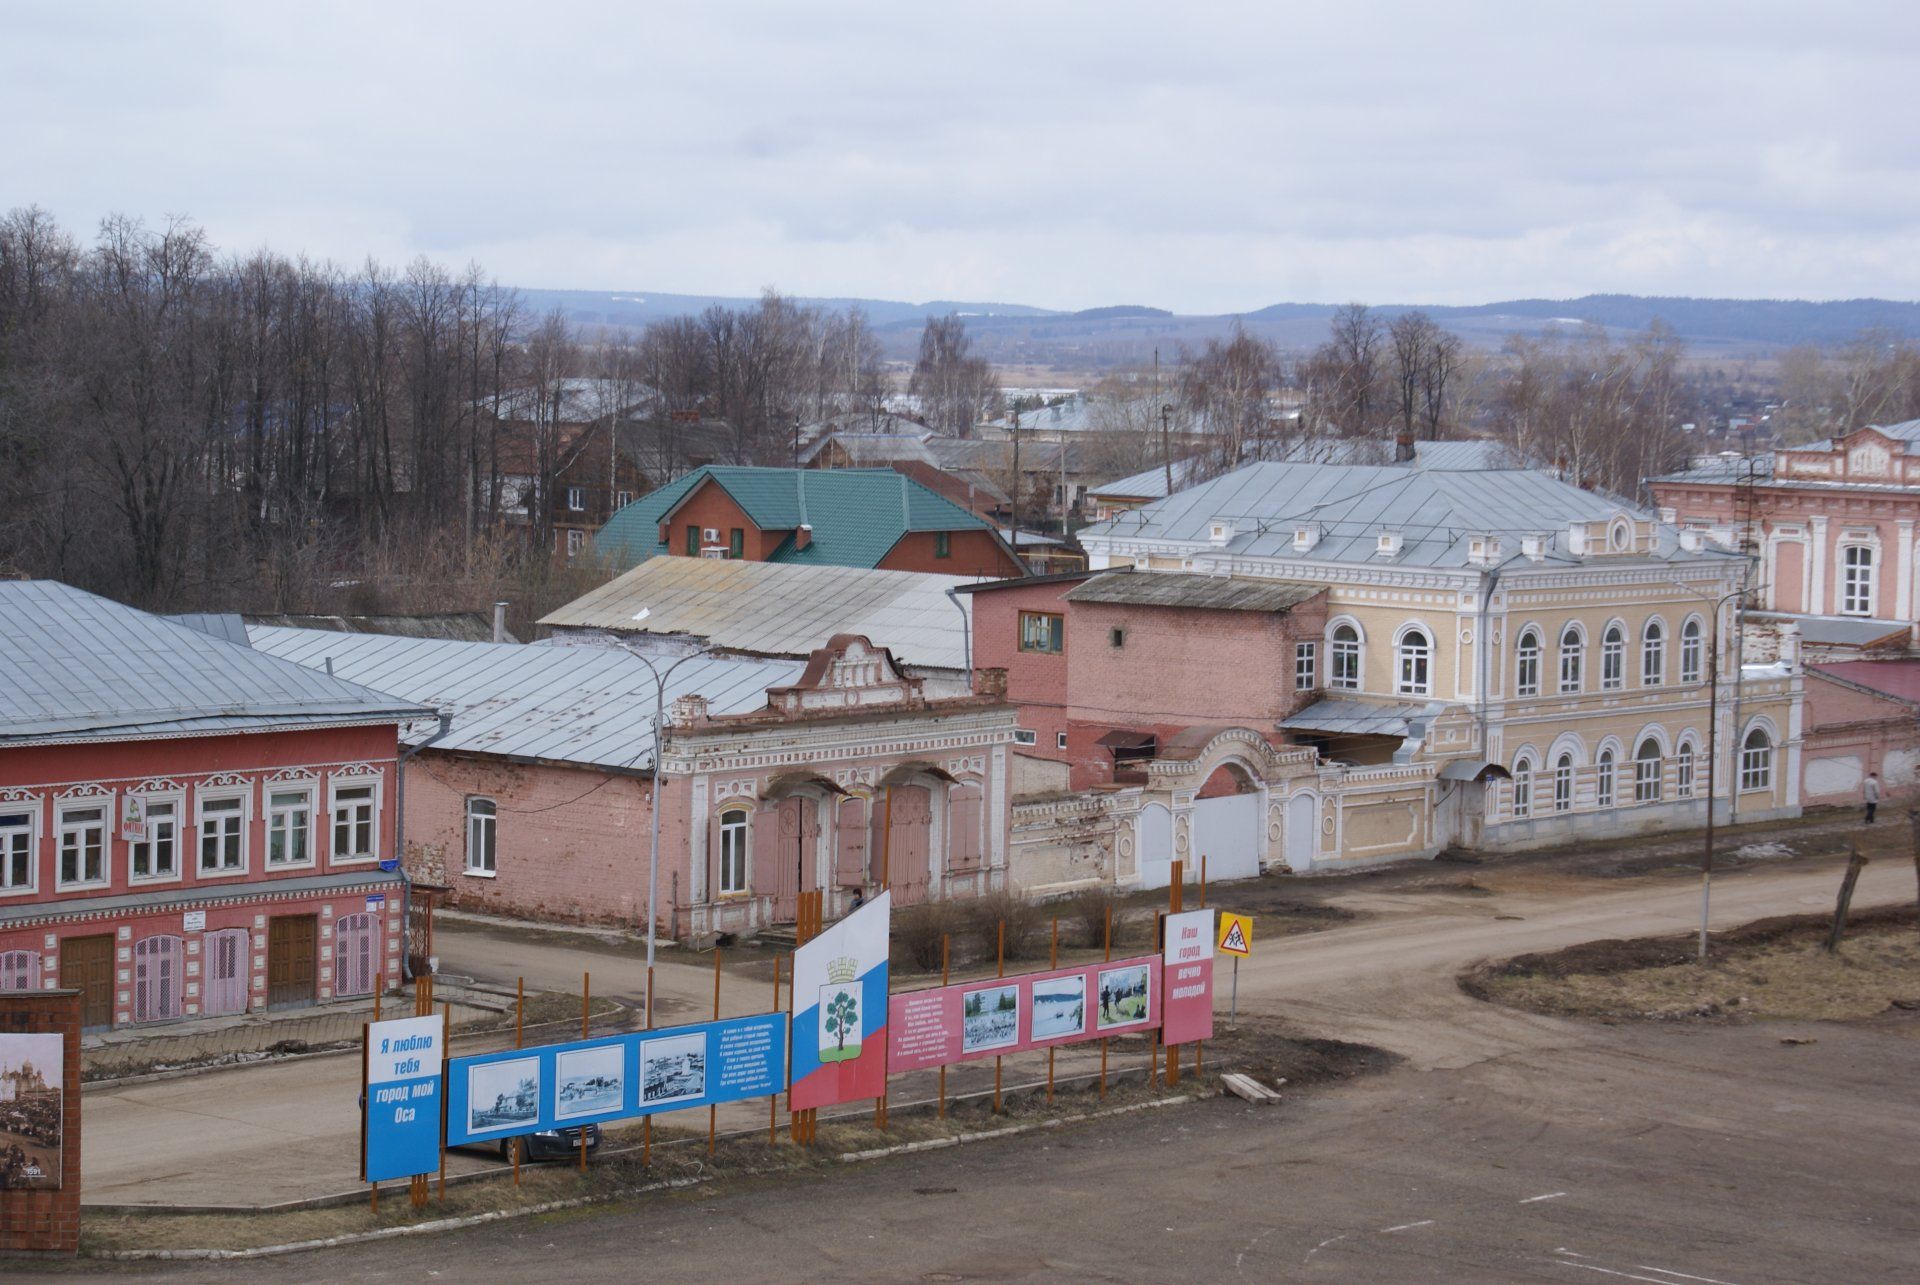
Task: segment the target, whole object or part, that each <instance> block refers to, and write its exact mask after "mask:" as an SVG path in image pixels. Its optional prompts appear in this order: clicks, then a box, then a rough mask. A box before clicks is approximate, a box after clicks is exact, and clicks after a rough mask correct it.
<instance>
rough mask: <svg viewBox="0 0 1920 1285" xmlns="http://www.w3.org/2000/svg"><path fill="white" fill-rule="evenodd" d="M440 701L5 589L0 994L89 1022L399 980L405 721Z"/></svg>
mask: <svg viewBox="0 0 1920 1285" xmlns="http://www.w3.org/2000/svg"><path fill="white" fill-rule="evenodd" d="M430 714H431V711H427V710H423V709H421V708H419V707H417V706H412V705H408V704H407V703H405V702H403V701H396V700H394V699H392V698H389V697H386V696H382V695H379V694H377V693H375V692H372V691H369V690H367V689H365V688H362V687H357V686H354V685H353V684H351V683H347V682H344V681H341V680H339V679H336V678H333V677H332V676H330V675H327V674H325V673H315V672H314V671H312V670H309V669H306V668H303V667H302V666H299V665H295V664H292V663H290V662H287V661H283V660H277V659H275V658H273V657H271V656H265V655H261V654H259V653H256V652H254V651H252V650H250V649H249V648H248V647H246V646H244V645H240V644H238V643H235V642H232V641H225V640H222V639H220V638H218V637H214V636H211V635H210V634H208V633H205V632H202V631H200V630H197V629H193V628H188V627H186V626H184V625H180V624H176V623H172V622H170V621H168V620H165V619H163V618H161V617H158V616H153V615H149V614H147V613H145V612H142V611H136V610H134V609H133V608H131V607H126V606H122V605H121V604H119V603H115V602H111V601H108V600H107V599H104V598H100V597H96V596H95V595H93V594H89V593H85V592H82V591H81V590H78V589H74V588H71V587H69V586H67V585H63V584H58V583H55V582H51V581H7V582H0V989H15V990H26V989H40V988H54V987H74V988H77V989H79V990H80V991H81V993H82V995H83V1005H84V1023H85V1025H86V1026H88V1027H91V1028H104V1027H110V1026H121V1025H126V1024H128V1023H135V1022H161V1021H170V1020H175V1019H183V1018H193V1017H213V1016H227V1015H237V1014H241V1013H246V1012H250V1011H256V1010H260V1009H265V1008H268V1007H277V1006H292V1005H300V1004H311V1003H314V1002H316V1001H325V1000H332V999H339V998H348V997H353V996H357V995H369V994H372V993H373V992H374V991H375V989H376V988H384V987H388V986H393V985H397V984H398V983H399V981H400V978H401V974H402V958H401V957H402V953H403V950H404V946H403V937H404V933H403V924H402V914H403V901H404V899H405V889H404V885H403V883H402V881H401V877H400V875H399V874H398V873H397V872H394V871H392V870H387V869H382V865H383V864H391V861H390V858H391V857H392V854H393V827H394V816H395V808H394V792H395V784H396V777H395V763H396V746H397V737H398V727H399V725H400V724H401V723H403V722H405V721H407V720H409V719H412V718H416V717H430Z"/></svg>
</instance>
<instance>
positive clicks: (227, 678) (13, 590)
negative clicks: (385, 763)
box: [0, 580, 426, 744]
mask: <svg viewBox="0 0 1920 1285" xmlns="http://www.w3.org/2000/svg"><path fill="white" fill-rule="evenodd" d="M424 713H426V711H423V710H421V709H419V708H418V707H416V706H413V705H411V704H410V703H408V702H407V701H405V700H395V699H394V698H393V697H391V696H388V695H383V694H382V693H381V692H379V691H377V690H369V689H368V688H366V687H361V686H356V685H355V684H354V683H352V682H351V681H348V680H345V679H343V678H329V677H328V676H327V675H325V674H316V673H314V672H313V671H312V670H309V669H305V668H303V667H301V666H299V665H293V664H288V663H287V662H286V661H283V660H278V659H276V658H274V657H272V656H265V655H262V654H260V653H259V652H256V651H253V650H251V649H249V648H247V647H242V646H238V645H236V644H234V643H230V642H223V641H221V640H220V639H219V638H216V637H214V636H212V635H210V634H207V633H203V632H201V631H199V630H197V629H191V628H188V627H187V626H185V625H179V624H175V623H174V622H172V621H170V620H167V619H164V618H163V617H160V616H155V615H150V614H148V613H147V612H144V611H138V610H135V609H134V608H132V607H128V606H124V605H122V604H121V603H117V602H113V601H111V600H109V599H106V598H101V597H97V596H95V595H94V594H90V593H87V592H85V591H84V590H80V589H75V588H73V587H72V586H71V585H64V584H61V583H59V582H58V581H53V580H9V581H0V744H6V743H30V742H34V741H44V740H61V741H70V740H120V739H131V738H136V737H150V736H184V735H217V734H219V733H222V732H240V731H255V730H259V729H262V728H268V727H299V726H306V725H314V724H325V723H347V722H359V723H365V722H376V721H383V720H385V719H388V718H391V719H392V720H393V721H395V722H402V721H404V720H406V719H409V718H414V717H419V716H421V715H422V714H424Z"/></svg>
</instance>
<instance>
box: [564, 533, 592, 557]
mask: <svg viewBox="0 0 1920 1285" xmlns="http://www.w3.org/2000/svg"><path fill="white" fill-rule="evenodd" d="M586 547H587V533H586V532H585V531H582V530H580V529H579V528H578V527H572V528H569V529H568V531H567V556H568V557H569V558H577V557H579V556H580V550H582V549H584V548H586Z"/></svg>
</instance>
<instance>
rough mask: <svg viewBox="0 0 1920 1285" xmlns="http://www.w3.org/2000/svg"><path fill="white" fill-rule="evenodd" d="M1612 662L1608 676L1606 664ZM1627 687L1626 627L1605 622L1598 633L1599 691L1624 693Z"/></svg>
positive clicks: (1613, 621) (1618, 623) (1616, 621)
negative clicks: (1605, 624) (1610, 672)
mask: <svg viewBox="0 0 1920 1285" xmlns="http://www.w3.org/2000/svg"><path fill="white" fill-rule="evenodd" d="M1609 661H1612V662H1614V664H1613V666H1612V668H1613V671H1614V672H1613V673H1612V674H1608V672H1607V670H1608V662H1609ZM1626 687H1627V627H1626V626H1625V625H1624V624H1622V623H1620V622H1619V621H1618V620H1612V621H1608V622H1607V626H1606V628H1605V629H1602V630H1601V631H1600V690H1601V691H1603V692H1619V691H1625V690H1626Z"/></svg>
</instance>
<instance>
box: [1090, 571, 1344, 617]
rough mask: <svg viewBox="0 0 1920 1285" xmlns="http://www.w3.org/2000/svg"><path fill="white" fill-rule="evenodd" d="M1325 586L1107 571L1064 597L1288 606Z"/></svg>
mask: <svg viewBox="0 0 1920 1285" xmlns="http://www.w3.org/2000/svg"><path fill="white" fill-rule="evenodd" d="M1326 591H1327V587H1326V586H1325V585H1314V584H1296V583H1295V582H1293V581H1290V580H1241V579H1236V578H1235V577H1232V576H1202V575H1193V574H1190V573H1188V572H1184V571H1162V572H1154V573H1153V574H1151V575H1144V576H1143V575H1136V574H1134V573H1133V572H1131V571H1109V572H1106V573H1104V574H1102V575H1097V576H1095V577H1094V578H1093V579H1091V580H1089V581H1087V582H1086V583H1085V584H1083V585H1079V586H1077V587H1075V588H1073V589H1069V590H1068V591H1067V595H1066V597H1067V601H1069V602H1112V603H1130V604H1134V605H1137V606H1142V607H1187V608H1192V609H1198V610H1202V611H1291V610H1292V609H1293V608H1295V607H1297V606H1299V605H1300V604H1301V603H1303V602H1306V601H1307V600H1308V599H1310V598H1313V597H1316V596H1318V595H1320V594H1323V593H1325V592H1326Z"/></svg>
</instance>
